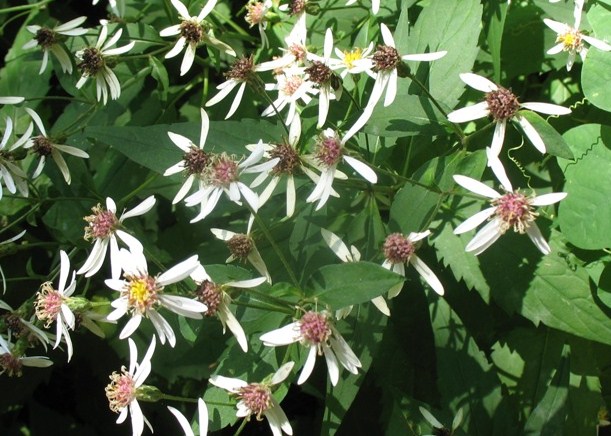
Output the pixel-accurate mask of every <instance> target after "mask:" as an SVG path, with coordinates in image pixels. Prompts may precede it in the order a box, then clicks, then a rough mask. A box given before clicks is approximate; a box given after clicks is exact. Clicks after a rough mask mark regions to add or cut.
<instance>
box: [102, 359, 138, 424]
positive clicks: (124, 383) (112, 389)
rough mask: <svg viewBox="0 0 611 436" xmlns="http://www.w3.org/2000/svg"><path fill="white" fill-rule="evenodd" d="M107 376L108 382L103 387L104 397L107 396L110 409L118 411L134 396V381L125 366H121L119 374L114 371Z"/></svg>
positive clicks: (127, 404)
mask: <svg viewBox="0 0 611 436" xmlns="http://www.w3.org/2000/svg"><path fill="white" fill-rule="evenodd" d="M109 378H110V383H109V384H108V385H107V386H106V388H105V389H104V390H105V391H106V398H108V404H109V407H110V410H112V411H113V412H116V413H119V412H120V411H121V409H123V408H124V407H127V406H129V404H130V403H131V402H132V401H133V400H134V398H136V383H135V382H134V379H133V378H132V376H131V375H130V374H129V373H128V372H127V370H126V369H125V367H122V368H121V373H120V374H119V373H118V372H116V371H115V372H113V373H112V374H111V375H110V376H109Z"/></svg>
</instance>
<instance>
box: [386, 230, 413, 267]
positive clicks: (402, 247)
mask: <svg viewBox="0 0 611 436" xmlns="http://www.w3.org/2000/svg"><path fill="white" fill-rule="evenodd" d="M383 251H384V257H386V259H388V260H389V261H390V262H392V263H405V262H407V261H408V260H409V258H410V256H411V255H412V254H414V251H416V247H415V246H414V243H413V242H411V241H410V240H409V239H408V238H406V237H405V236H404V235H403V234H401V233H391V234H390V235H388V236H387V237H386V241H384V247H383Z"/></svg>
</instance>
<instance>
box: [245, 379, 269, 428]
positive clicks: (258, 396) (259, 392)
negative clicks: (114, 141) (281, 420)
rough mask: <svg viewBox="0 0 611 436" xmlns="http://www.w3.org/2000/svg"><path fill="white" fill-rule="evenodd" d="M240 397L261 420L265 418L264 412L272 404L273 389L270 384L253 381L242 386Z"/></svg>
mask: <svg viewBox="0 0 611 436" xmlns="http://www.w3.org/2000/svg"><path fill="white" fill-rule="evenodd" d="M238 397H239V398H240V399H241V400H242V401H243V402H244V404H245V405H246V407H248V409H250V411H251V414H254V415H255V416H256V417H257V420H259V421H260V420H262V419H263V413H264V412H265V411H266V410H267V409H269V408H270V407H271V405H272V392H271V390H270V389H269V387H268V386H266V385H264V384H260V383H251V384H249V385H247V386H244V387H243V388H240V390H239V392H238Z"/></svg>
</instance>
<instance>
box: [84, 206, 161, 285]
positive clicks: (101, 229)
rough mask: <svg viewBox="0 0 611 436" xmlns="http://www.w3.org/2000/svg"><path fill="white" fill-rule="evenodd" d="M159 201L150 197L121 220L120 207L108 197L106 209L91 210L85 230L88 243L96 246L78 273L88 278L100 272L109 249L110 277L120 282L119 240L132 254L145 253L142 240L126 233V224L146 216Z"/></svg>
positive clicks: (126, 212) (86, 218) (126, 213)
mask: <svg viewBox="0 0 611 436" xmlns="http://www.w3.org/2000/svg"><path fill="white" fill-rule="evenodd" d="M156 201H157V200H156V199H155V196H153V195H151V196H150V197H147V198H146V199H145V200H144V201H143V202H142V203H140V204H139V205H138V206H136V207H134V208H133V209H131V210H126V211H124V212H123V213H122V214H121V216H120V217H119V218H117V215H116V213H117V205H116V204H115V202H114V200H113V199H112V198H110V197H107V198H106V208H103V207H102V206H101V205H100V204H98V205H97V206H94V207H92V208H91V211H92V212H93V215H89V216H86V217H85V218H83V219H84V220H85V221H87V223H88V224H87V227H85V240H90V239H91V240H95V243H94V244H93V249H92V250H91V253H90V254H89V257H87V260H86V261H85V263H84V264H83V266H81V268H80V269H79V270H78V271H77V272H76V273H77V274H85V277H91V276H92V275H94V274H95V273H97V272H98V271H99V270H100V268H101V267H102V263H104V258H105V257H106V251H107V250H106V249H107V248H108V246H110V266H111V277H112V278H113V279H118V278H119V276H120V275H121V263H120V261H119V244H118V241H117V237H118V238H119V239H120V240H121V241H122V242H123V243H125V245H127V247H128V248H129V250H130V251H132V252H137V251H140V252H142V251H143V250H144V248H143V247H142V244H141V243H140V241H138V240H137V239H136V238H134V237H133V236H132V235H130V234H129V233H127V232H126V231H125V230H123V221H124V220H126V219H127V218H131V217H135V216H140V215H144V214H145V213H147V212H148V211H149V210H151V209H152V208H153V206H154V205H155V202H156Z"/></svg>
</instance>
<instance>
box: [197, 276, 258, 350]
mask: <svg viewBox="0 0 611 436" xmlns="http://www.w3.org/2000/svg"><path fill="white" fill-rule="evenodd" d="M191 278H192V279H193V280H194V281H195V283H196V284H197V289H196V290H195V298H196V299H197V301H200V302H202V303H204V304H205V305H206V307H207V310H206V312H204V315H206V316H216V317H218V319H219V320H220V321H221V324H222V325H223V333H225V329H226V328H227V327H229V330H231V333H233V335H234V336H235V338H236V339H237V341H238V344H240V347H241V348H242V350H244V352H247V351H248V341H247V339H246V334H245V333H244V329H243V328H242V326H241V325H240V323H239V322H238V320H237V319H236V317H235V316H234V315H233V313H232V312H231V310H230V309H229V304H231V297H230V295H229V293H228V290H230V289H231V288H240V289H248V288H254V287H256V286H259V285H260V284H262V283H263V282H265V281H266V278H265V277H258V278H256V279H250V280H238V281H232V282H228V283H224V284H217V283H215V282H214V281H212V279H211V278H210V276H209V275H208V273H206V270H205V269H204V267H203V266H202V265H199V266H198V267H197V268H196V269H195V270H194V271H193V272H192V273H191Z"/></svg>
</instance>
